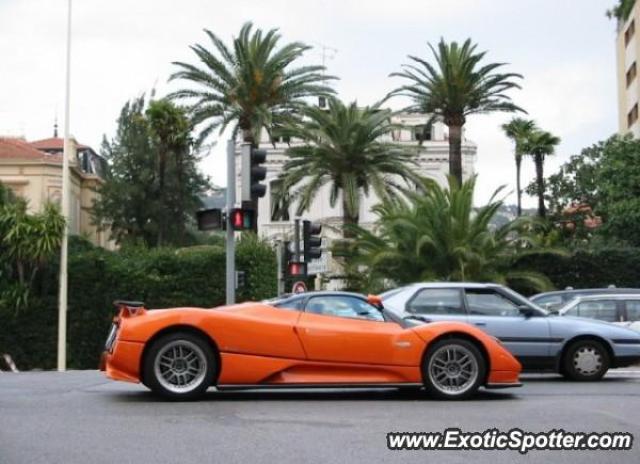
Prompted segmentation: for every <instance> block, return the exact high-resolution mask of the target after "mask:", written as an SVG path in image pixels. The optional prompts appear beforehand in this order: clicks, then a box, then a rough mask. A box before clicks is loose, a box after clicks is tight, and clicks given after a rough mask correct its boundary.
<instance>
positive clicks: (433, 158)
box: [236, 113, 477, 288]
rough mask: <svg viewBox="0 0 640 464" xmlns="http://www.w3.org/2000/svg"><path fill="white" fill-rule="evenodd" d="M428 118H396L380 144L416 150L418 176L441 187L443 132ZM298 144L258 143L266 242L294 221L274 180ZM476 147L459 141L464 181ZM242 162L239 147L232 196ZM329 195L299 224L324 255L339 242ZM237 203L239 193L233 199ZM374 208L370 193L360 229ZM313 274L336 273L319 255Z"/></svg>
mask: <svg viewBox="0 0 640 464" xmlns="http://www.w3.org/2000/svg"><path fill="white" fill-rule="evenodd" d="M429 119H430V118H429V117H427V116H426V115H419V114H409V113H406V114H398V115H397V116H395V117H394V120H393V122H394V123H397V124H398V125H400V126H402V129H398V130H395V131H394V132H393V133H391V134H389V135H388V136H386V137H385V139H384V140H383V141H384V142H393V143H398V144H401V145H405V146H408V147H412V148H414V149H415V153H416V154H415V160H416V161H417V165H418V167H417V171H418V173H419V174H421V175H422V176H424V177H429V178H432V179H435V180H436V181H437V182H438V183H439V184H440V185H445V184H446V182H447V175H448V173H449V140H448V134H447V130H446V126H445V125H444V123H442V122H438V121H436V122H429ZM298 143H300V142H296V141H290V142H289V143H285V142H284V141H282V140H276V141H271V140H270V139H269V137H268V135H267V134H266V133H264V134H263V137H262V140H261V141H260V148H262V149H266V150H267V159H266V163H265V164H264V166H266V168H267V176H266V179H265V181H264V183H265V185H266V187H267V191H266V194H265V196H264V197H263V198H261V199H260V200H259V203H258V211H259V214H258V231H259V234H260V235H261V236H262V237H264V238H266V239H268V240H269V241H272V242H275V241H285V240H291V239H292V238H293V223H294V220H295V219H296V204H295V202H293V203H292V204H290V205H288V207H287V208H286V210H285V211H283V210H282V206H283V205H281V204H278V203H277V202H276V198H277V190H278V186H279V180H278V178H279V176H280V174H281V173H282V171H283V168H284V165H285V163H286V161H287V156H286V150H287V149H288V148H289V147H290V146H294V145H296V144H298ZM476 153H477V146H476V145H475V144H474V143H473V142H471V141H469V140H467V139H466V138H465V137H464V132H463V141H462V160H463V161H462V163H463V166H462V169H463V177H464V178H469V177H470V176H472V175H473V174H474V172H475V162H476ZM241 164H242V163H241V158H240V145H238V146H237V149H236V174H237V175H236V192H240V191H241V169H240V168H241ZM329 189H330V187H329V186H327V185H325V186H324V187H323V189H322V190H321V191H320V193H319V194H318V195H317V196H316V198H315V200H314V201H313V203H312V205H311V207H310V209H309V210H308V211H305V212H304V213H303V214H302V217H301V218H303V219H308V220H311V221H313V222H317V223H320V224H322V225H323V230H322V235H323V248H325V250H328V248H329V246H330V243H331V241H332V240H333V239H335V238H339V237H341V236H342V232H341V225H342V206H341V205H342V203H341V201H340V199H338V201H336V203H335V205H334V206H333V207H332V206H331V205H330V202H329V196H330V195H329ZM238 198H239V193H238ZM378 202H379V199H378V198H377V197H376V196H375V194H374V193H373V192H371V194H370V195H369V196H368V197H364V198H362V199H361V204H360V214H359V221H360V225H361V226H363V227H367V228H371V227H373V225H374V222H375V220H376V216H375V214H374V213H373V212H372V210H371V209H372V207H373V206H374V205H376V204H377V203H378ZM310 270H311V272H312V273H321V274H325V276H327V275H329V276H330V275H331V274H332V273H335V272H337V271H338V269H337V267H336V265H335V263H333V262H332V260H331V257H330V255H329V253H328V252H325V253H323V257H322V258H321V260H320V262H316V263H313V264H312V265H311V266H310ZM335 287H339V284H336V285H330V286H329V288H335Z"/></svg>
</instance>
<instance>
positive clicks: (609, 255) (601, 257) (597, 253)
mask: <svg viewBox="0 0 640 464" xmlns="http://www.w3.org/2000/svg"><path fill="white" fill-rule="evenodd" d="M523 261H524V263H523V264H524V265H526V268H527V269H535V270H538V271H539V272H542V273H544V274H546V276H547V277H548V278H549V280H551V282H552V283H553V285H554V286H555V287H556V288H559V289H563V288H565V287H567V286H570V287H574V288H599V287H607V286H609V285H615V286H616V287H639V286H640V248H602V249H597V250H576V251H574V252H573V253H572V254H571V255H570V256H568V257H562V256H554V255H544V256H543V255H537V256H529V257H527V258H525V259H523Z"/></svg>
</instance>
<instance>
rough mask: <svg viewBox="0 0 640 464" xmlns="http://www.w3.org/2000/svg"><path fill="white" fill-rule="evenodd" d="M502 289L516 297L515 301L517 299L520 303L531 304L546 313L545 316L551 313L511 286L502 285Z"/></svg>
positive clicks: (513, 297) (531, 306)
mask: <svg viewBox="0 0 640 464" xmlns="http://www.w3.org/2000/svg"><path fill="white" fill-rule="evenodd" d="M502 289H503V290H504V292H505V293H508V294H509V296H510V297H511V298H512V299H514V300H515V301H517V302H518V303H519V304H522V305H525V306H529V307H530V308H533V309H535V310H536V311H539V312H540V313H542V314H544V315H545V316H548V315H549V314H550V313H549V311H547V310H546V309H544V308H541V307H540V306H538V305H537V304H535V303H534V302H533V301H531V300H528V299H527V298H525V297H523V296H522V295H520V294H519V293H518V292H515V291H513V290H511V289H510V288H509V287H502Z"/></svg>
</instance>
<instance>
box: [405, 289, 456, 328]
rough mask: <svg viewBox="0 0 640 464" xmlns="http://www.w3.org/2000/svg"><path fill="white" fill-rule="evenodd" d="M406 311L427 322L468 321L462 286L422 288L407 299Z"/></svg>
mask: <svg viewBox="0 0 640 464" xmlns="http://www.w3.org/2000/svg"><path fill="white" fill-rule="evenodd" d="M404 311H405V313H407V314H414V315H416V316H419V317H420V318H422V319H423V320H424V321H426V322H429V321H430V322H436V321H456V322H468V318H467V311H466V309H465V305H464V295H463V291H462V289H461V288H430V287H427V288H421V289H419V290H418V291H416V293H415V294H414V295H413V296H412V297H411V298H409V300H407V303H406V305H405V308H404Z"/></svg>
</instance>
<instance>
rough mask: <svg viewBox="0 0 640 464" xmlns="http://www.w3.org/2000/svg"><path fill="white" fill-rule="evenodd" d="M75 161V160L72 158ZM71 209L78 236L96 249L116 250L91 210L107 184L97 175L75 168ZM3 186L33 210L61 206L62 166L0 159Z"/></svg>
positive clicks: (0, 179) (72, 220)
mask: <svg viewBox="0 0 640 464" xmlns="http://www.w3.org/2000/svg"><path fill="white" fill-rule="evenodd" d="M71 158H72V159H75V156H72V157H71ZM71 166H72V167H71V207H70V213H69V214H70V217H69V226H70V232H71V233H72V234H74V235H83V236H86V237H87V238H88V239H89V240H91V242H93V243H94V244H95V245H98V246H101V247H104V248H108V249H114V248H115V243H114V242H113V241H111V240H109V231H108V230H105V231H100V230H98V228H97V227H96V226H95V225H93V224H92V218H91V208H92V206H93V202H94V200H95V199H96V198H97V195H98V193H97V192H96V188H97V187H98V186H99V185H100V184H101V183H102V182H103V181H102V180H101V179H100V178H98V177H97V176H94V175H88V174H84V173H82V172H81V171H80V170H78V169H77V168H76V167H75V163H72V164H71ZM0 182H2V183H3V184H5V185H7V186H8V187H10V188H11V189H12V190H13V191H14V192H15V193H16V194H17V195H19V196H21V197H23V198H26V199H27V200H28V202H29V203H28V204H29V210H30V211H32V212H37V211H42V209H43V207H44V205H45V204H46V203H47V202H49V201H50V202H54V203H58V204H59V203H60V200H61V197H62V165H61V163H60V162H54V161H49V160H46V159H44V160H24V159H0Z"/></svg>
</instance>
